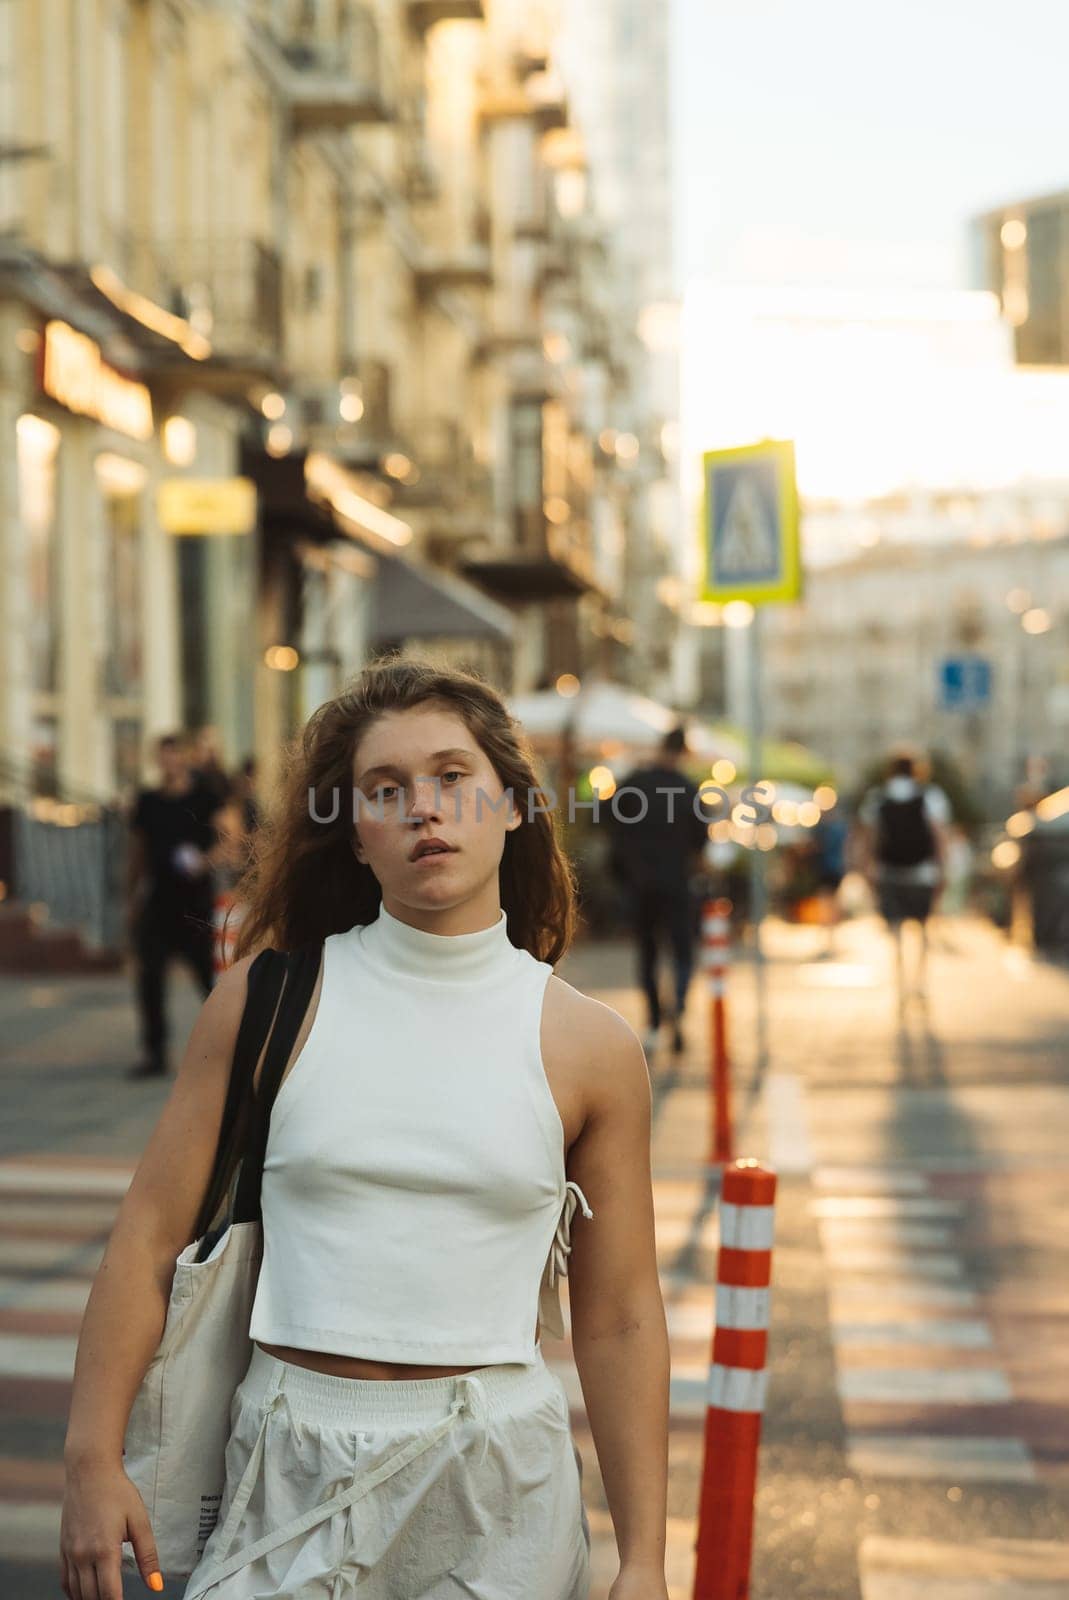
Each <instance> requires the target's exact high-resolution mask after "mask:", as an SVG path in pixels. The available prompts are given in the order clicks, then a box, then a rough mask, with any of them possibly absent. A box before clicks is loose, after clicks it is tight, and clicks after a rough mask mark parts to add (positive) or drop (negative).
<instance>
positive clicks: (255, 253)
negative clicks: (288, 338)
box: [127, 236, 282, 359]
mask: <svg viewBox="0 0 1069 1600" xmlns="http://www.w3.org/2000/svg"><path fill="white" fill-rule="evenodd" d="M127 252H128V259H129V262H130V271H131V276H132V280H133V284H134V287H135V288H138V289H141V290H142V291H143V292H144V293H145V294H147V295H148V296H149V297H150V298H151V299H154V300H156V301H157V302H158V303H159V304H160V305H163V306H165V307H166V309H167V310H169V311H173V312H174V313H175V314H176V315H177V316H180V317H184V318H185V319H186V320H187V321H188V322H190V323H191V324H192V325H193V327H194V328H195V329H196V330H197V332H198V333H202V334H203V335H204V336H205V338H207V339H209V340H210V341H211V345H212V348H213V351H214V352H215V354H216V355H219V356H223V357H229V358H231V359H240V358H248V357H255V358H260V359H264V358H273V357H276V356H277V355H278V353H279V350H280V349H281V345H282V263H281V260H280V258H279V255H278V253H277V251H275V250H273V249H271V248H270V247H269V246H267V245H265V244H262V243H261V242H260V240H259V239H252V238H241V237H236V236H235V237H230V238H185V237H179V238H173V239H159V238H151V239H150V238H145V237H136V238H131V239H130V240H129V241H128V244H127Z"/></svg>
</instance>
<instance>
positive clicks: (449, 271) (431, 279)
mask: <svg viewBox="0 0 1069 1600" xmlns="http://www.w3.org/2000/svg"><path fill="white" fill-rule="evenodd" d="M414 272H415V279H416V289H417V291H418V293H419V294H421V295H427V294H433V293H434V292H435V290H438V289H488V288H489V287H490V285H491V284H492V283H493V269H492V266H491V261H490V251H489V250H488V249H487V248H486V246H485V245H471V246H470V247H469V248H468V249H467V250H452V251H442V252H438V253H432V252H428V253H427V254H426V255H425V256H424V257H423V258H422V259H421V260H420V261H419V262H418V263H417V265H416V267H415V269H414Z"/></svg>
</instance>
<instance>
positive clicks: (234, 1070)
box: [193, 950, 286, 1259]
mask: <svg viewBox="0 0 1069 1600" xmlns="http://www.w3.org/2000/svg"><path fill="white" fill-rule="evenodd" d="M285 977H286V956H285V954H284V953H283V952H282V951H281V950H261V951H260V953H259V955H258V956H257V957H256V958H255V960H253V961H252V962H250V964H249V970H248V972H247V974H246V978H245V982H246V992H245V1008H244V1010H243V1012H242V1014H241V1022H240V1025H239V1027H238V1034H237V1038H236V1040H235V1041H234V1055H233V1061H232V1064H231V1068H230V1080H229V1082H228V1084H227V1091H226V1102H225V1104H224V1106H223V1116H222V1121H221V1122H220V1125H219V1138H218V1140H217V1142H216V1147H215V1157H214V1160H213V1162H212V1171H211V1176H210V1178H209V1179H208V1185H207V1188H206V1190H205V1193H204V1199H203V1200H202V1201H201V1207H200V1211H199V1213H198V1216H197V1221H196V1225H195V1228H194V1232H193V1237H194V1239H204V1238H205V1235H206V1234H207V1231H208V1229H209V1227H210V1226H211V1223H212V1220H213V1218H214V1217H215V1215H216V1213H217V1212H218V1210H219V1207H220V1206H221V1205H222V1203H223V1200H224V1199H225V1197H226V1194H227V1191H228V1190H229V1188H230V1184H231V1182H232V1180H233V1177H234V1173H235V1172H236V1170H237V1167H238V1163H239V1161H240V1160H241V1152H242V1149H243V1148H244V1145H245V1143H246V1140H247V1136H248V1125H249V1113H250V1111H251V1109H252V1081H253V1074H254V1073H255V1071H256V1063H257V1061H258V1060H259V1059H260V1051H261V1050H262V1049H263V1046H264V1040H265V1039H266V1038H267V1035H268V1033H269V1031H270V1028H271V1023H272V1021H273V1020H274V1016H275V1011H276V1008H277V1006H278V1000H279V995H280V994H281V993H282V986H283V983H284V981H285ZM212 1242H214V1241H206V1244H205V1253H207V1252H208V1251H209V1250H210V1249H211V1244H212ZM199 1259H203V1256H201V1257H199Z"/></svg>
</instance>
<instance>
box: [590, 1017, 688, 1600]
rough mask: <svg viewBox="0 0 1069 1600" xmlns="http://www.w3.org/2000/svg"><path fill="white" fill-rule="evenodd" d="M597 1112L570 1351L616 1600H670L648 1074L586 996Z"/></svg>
mask: <svg viewBox="0 0 1069 1600" xmlns="http://www.w3.org/2000/svg"><path fill="white" fill-rule="evenodd" d="M581 1000H582V1006H581V1009H580V1008H577V1018H576V1027H577V1030H578V1042H577V1048H579V1049H581V1050H582V1052H583V1054H584V1055H585V1057H586V1059H587V1061H588V1063H589V1068H588V1070H589V1074H590V1085H591V1092H590V1098H589V1102H588V1104H589V1109H588V1113H587V1116H586V1119H585V1121H584V1124H583V1128H582V1131H581V1132H580V1134H579V1136H578V1138H577V1139H576V1140H575V1143H574V1144H573V1145H572V1148H571V1151H570V1153H569V1160H568V1168H569V1175H570V1176H571V1177H572V1178H573V1179H574V1181H575V1182H576V1183H578V1184H579V1186H580V1188H581V1189H582V1190H583V1193H584V1194H585V1195H586V1196H587V1198H588V1200H589V1201H590V1205H591V1208H592V1210H593V1212H594V1216H593V1218H591V1219H590V1220H587V1219H582V1220H581V1221H579V1220H578V1219H577V1223H576V1226H575V1227H574V1229H573V1244H572V1255H571V1258H570V1264H569V1276H568V1282H569V1305H570V1309H571V1314H572V1349H573V1352H574V1355H575V1364H576V1368H577V1370H578V1373H579V1380H580V1383H581V1385H582V1389H583V1398H584V1400H585V1402H586V1408H587V1414H588V1416H589V1418H590V1427H591V1431H592V1433H593V1436H594V1443H595V1447H596V1449H597V1453H598V1464H599V1466H600V1468H601V1475H602V1480H603V1482H604V1484H605V1493H606V1496H607V1498H608V1502H609V1509H610V1512H611V1514H612V1520H613V1527H614V1529H615V1532H616V1542H617V1548H618V1550H619V1555H620V1574H619V1577H618V1578H617V1581H616V1583H615V1584H614V1585H613V1588H612V1590H611V1591H610V1600H625V1597H628V1600H629V1597H630V1596H632V1595H634V1596H635V1597H636V1600H637V1597H639V1596H641V1600H667V1589H666V1587H665V1577H664V1560H665V1532H666V1524H667V1497H668V1389H669V1345H668V1329H667V1325H666V1321H665V1314H664V1302H663V1299H662V1297H661V1289H660V1283H659V1280H658V1276H657V1251H656V1243H655V1236H654V1216H653V1183H652V1174H651V1170H650V1128H651V1097H650V1078H649V1068H648V1067H647V1064H646V1058H645V1055H644V1054H643V1051H642V1045H641V1044H640V1042H639V1040H638V1038H637V1036H636V1034H635V1032H634V1030H633V1029H632V1028H631V1027H630V1026H629V1024H628V1023H627V1022H625V1021H624V1019H623V1018H622V1017H621V1016H619V1015H618V1013H616V1012H615V1011H613V1010H611V1008H610V1007H608V1006H604V1005H602V1004H601V1003H600V1002H599V1001H595V1000H591V999H589V998H587V997H585V996H584V997H581Z"/></svg>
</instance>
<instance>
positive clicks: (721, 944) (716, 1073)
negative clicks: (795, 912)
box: [702, 898, 733, 1165]
mask: <svg viewBox="0 0 1069 1600" xmlns="http://www.w3.org/2000/svg"><path fill="white" fill-rule="evenodd" d="M730 965H731V901H730V900H725V899H722V898H721V899H719V900H706V901H705V903H704V905H703V906H702V967H703V968H704V970H705V972H706V973H707V974H708V977H709V996H710V1023H709V1039H710V1071H711V1078H712V1083H711V1090H712V1109H713V1118H712V1128H711V1130H710V1131H711V1137H710V1146H711V1149H710V1157H709V1159H710V1162H711V1164H713V1165H719V1164H723V1163H724V1162H725V1161H730V1160H731V1154H732V1144H733V1139H732V1128H731V1063H730V1061H729V1059H728V1043H727V995H726V991H727V969H728V967H729V966H730Z"/></svg>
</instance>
